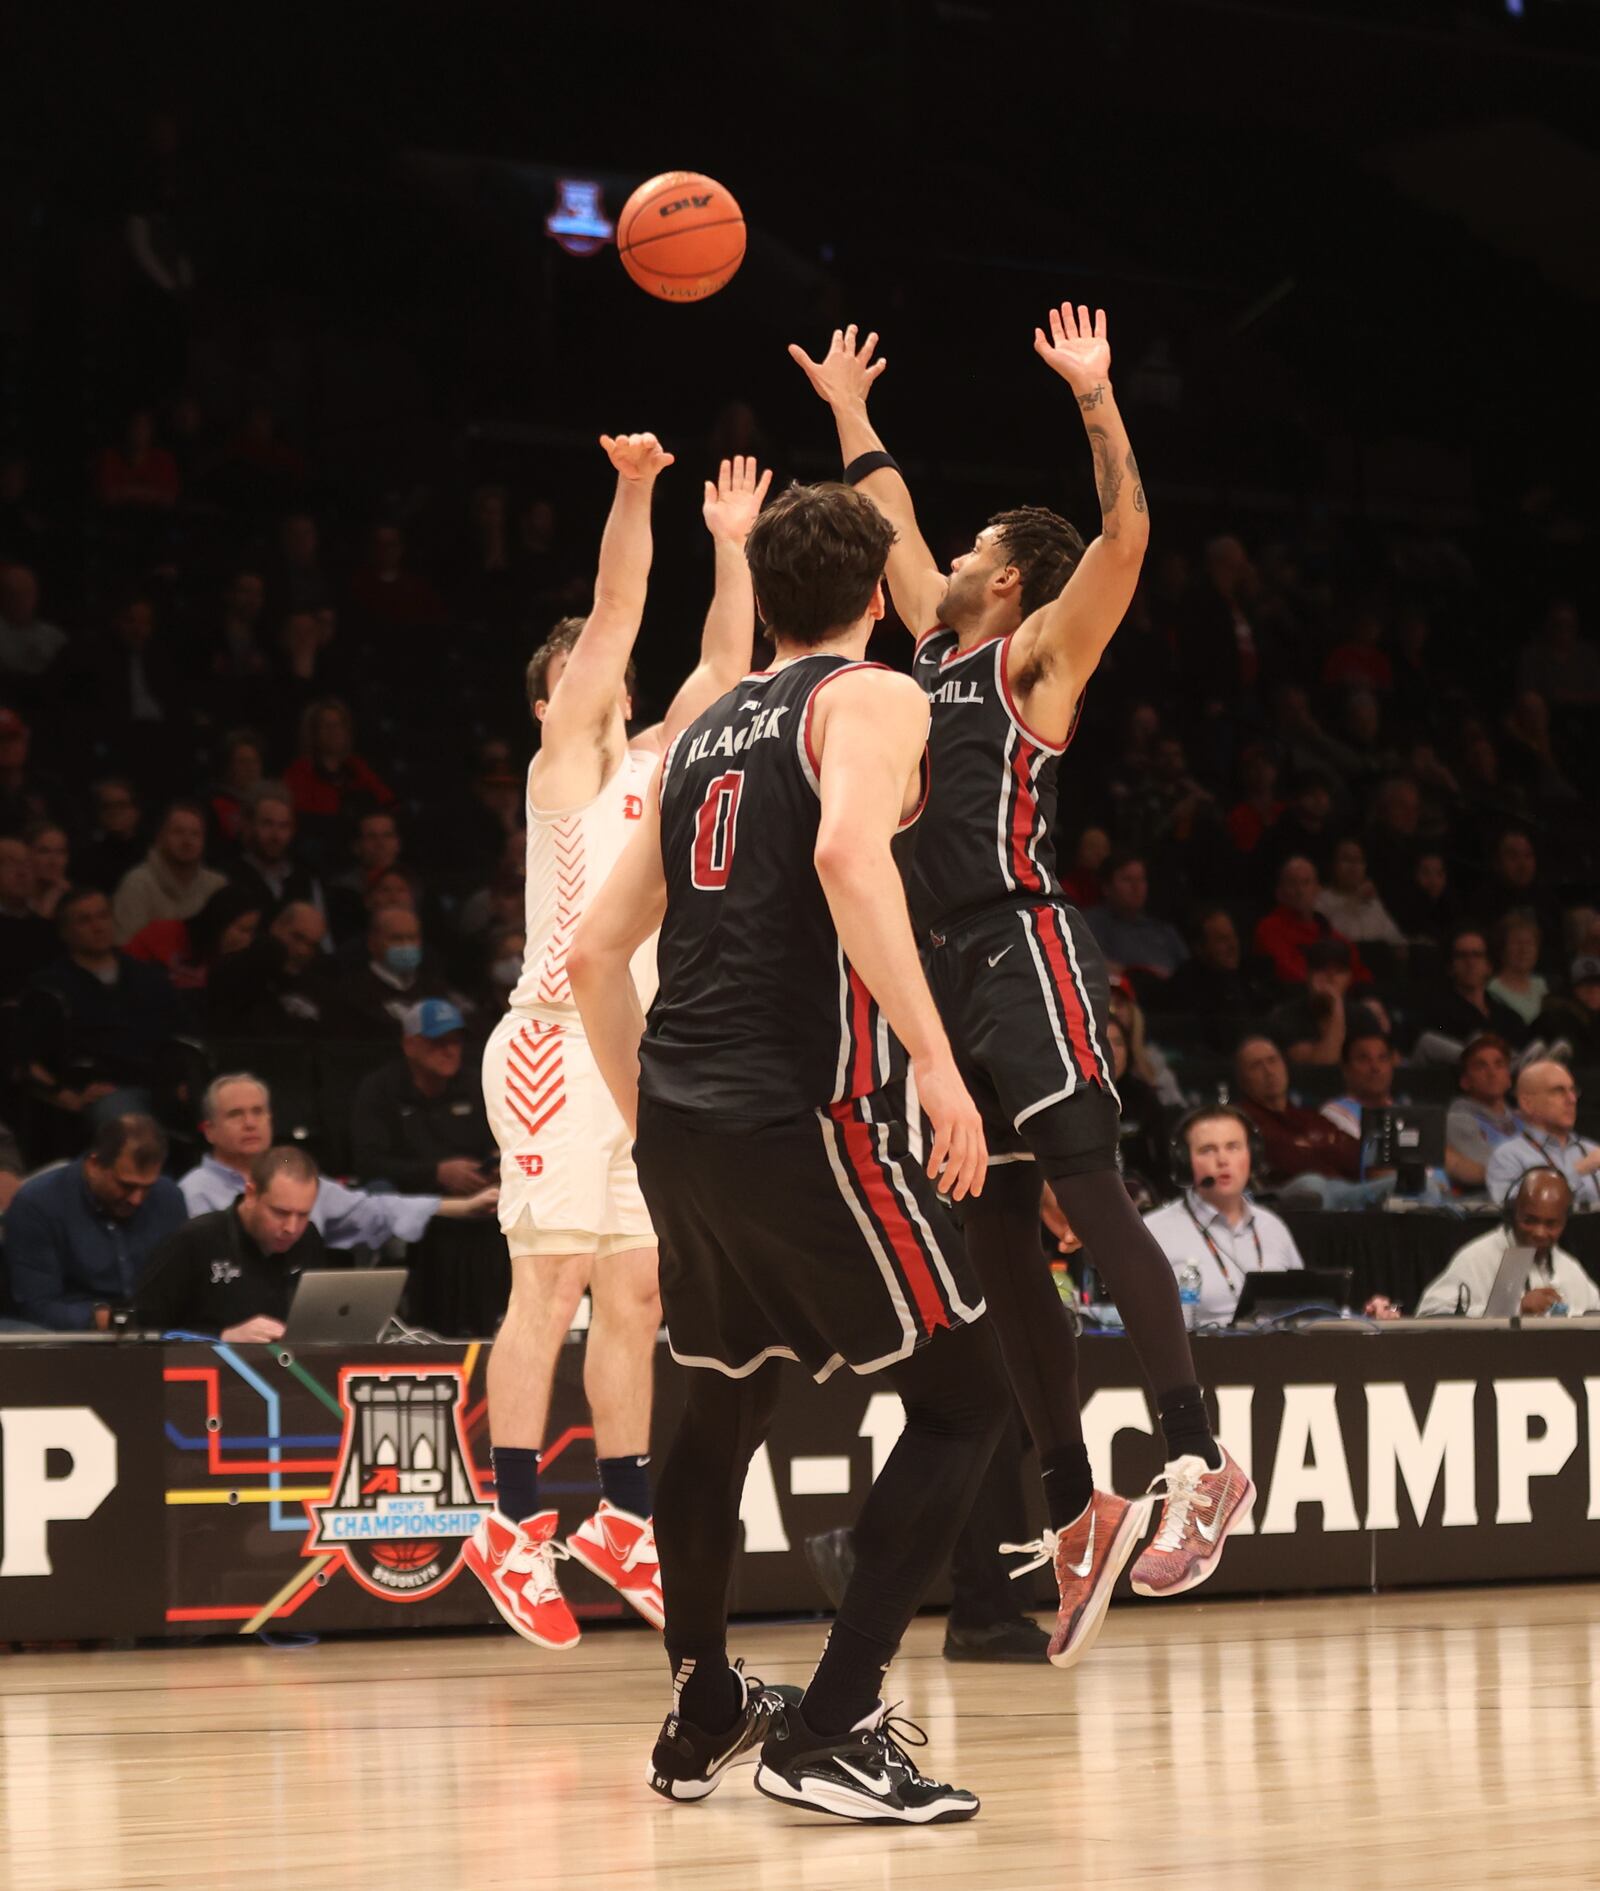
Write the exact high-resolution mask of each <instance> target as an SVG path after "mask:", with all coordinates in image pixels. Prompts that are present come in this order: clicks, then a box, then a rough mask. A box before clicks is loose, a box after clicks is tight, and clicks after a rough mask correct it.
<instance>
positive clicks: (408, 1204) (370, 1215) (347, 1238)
mask: <svg viewBox="0 0 1600 1891" xmlns="http://www.w3.org/2000/svg"><path fill="white" fill-rule="evenodd" d="M200 1108H201V1117H200V1130H201V1133H202V1134H203V1135H204V1137H205V1139H206V1141H207V1142H208V1143H209V1144H210V1145H211V1153H210V1154H209V1155H208V1156H205V1157H203V1158H202V1160H201V1162H200V1164H199V1166H198V1168H193V1169H191V1170H190V1171H189V1173H188V1174H187V1175H186V1176H184V1177H183V1179H182V1181H181V1182H180V1183H179V1184H178V1186H179V1188H181V1189H182V1191H183V1199H184V1201H185V1202H186V1203H187V1204H188V1208H189V1213H190V1214H191V1215H203V1214H209V1213H212V1212H214V1211H215V1210H217V1209H221V1208H226V1207H227V1206H228V1205H229V1204H230V1203H231V1202H232V1201H233V1200H234V1198H235V1197H236V1196H238V1195H241V1194H242V1193H243V1192H244V1188H245V1184H246V1182H247V1181H248V1179H249V1175H250V1165H251V1164H252V1163H253V1162H254V1161H255V1160H256V1158H257V1157H258V1156H260V1155H261V1154H262V1153H263V1152H264V1151H265V1150H267V1149H269V1148H270V1147H271V1146H272V1096H271V1093H270V1092H269V1090H268V1089H267V1086H266V1085H265V1084H264V1083H263V1082H262V1081H261V1080H260V1078H259V1077H253V1076H251V1075H250V1073H249V1072H248V1071H242V1070H241V1071H234V1072H232V1073H230V1074H229V1075H227V1076H223V1077H218V1078H217V1079H216V1081H215V1082H214V1083H212V1084H211V1086H210V1088H209V1089H208V1090H207V1091H206V1093H205V1096H204V1097H203V1098H202V1099H201V1105H200ZM499 1193H500V1191H499V1189H498V1188H496V1187H493V1186H489V1187H484V1188H480V1189H478V1190H477V1191H476V1192H475V1193H474V1194H471V1195H464V1196H452V1197H451V1198H450V1199H448V1200H441V1199H440V1197H439V1195H438V1194H437V1193H436V1192H432V1191H430V1192H429V1193H428V1194H425V1195H394V1194H376V1193H374V1194H367V1193H366V1192H365V1191H363V1190H361V1189H356V1188H346V1187H345V1186H344V1184H343V1183H342V1182H336V1181H334V1179H333V1177H332V1176H328V1175H325V1176H323V1177H322V1179H321V1181H320V1182H319V1183H318V1185H317V1193H316V1200H315V1201H314V1202H313V1203H312V1207H311V1220H312V1225H313V1226H314V1227H315V1228H316V1230H317V1232H318V1233H319V1234H320V1235H321V1236H322V1238H323V1240H324V1241H326V1242H327V1244H328V1246H329V1247H331V1248H353V1247H371V1248H381V1247H382V1246H383V1245H384V1243H385V1242H386V1241H397V1240H398V1241H405V1242H408V1243H409V1242H412V1241H420V1240H421V1239H422V1235H423V1231H424V1230H425V1229H426V1227H427V1225H428V1223H429V1222H430V1221H432V1219H433V1218H434V1216H435V1215H442V1216H444V1218H445V1219H446V1220H447V1221H460V1220H464V1219H466V1218H467V1217H468V1216H479V1215H486V1214H488V1213H489V1211H490V1210H491V1209H492V1208H493V1207H494V1205H495V1202H496V1200H497V1199H498V1197H499Z"/></svg>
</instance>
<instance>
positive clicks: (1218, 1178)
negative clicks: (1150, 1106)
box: [1145, 1104, 1305, 1326]
mask: <svg viewBox="0 0 1600 1891" xmlns="http://www.w3.org/2000/svg"><path fill="white" fill-rule="evenodd" d="M1173 1143H1174V1154H1176V1153H1177V1150H1178V1149H1179V1148H1187V1150H1188V1152H1189V1156H1188V1163H1187V1167H1188V1171H1189V1174H1188V1177H1187V1181H1188V1186H1187V1187H1186V1188H1185V1189H1184V1191H1183V1193H1182V1195H1180V1196H1179V1197H1178V1199H1177V1200H1176V1201H1175V1202H1168V1204H1167V1205H1166V1207H1165V1208H1158V1209H1156V1211H1155V1212H1154V1213H1153V1214H1151V1215H1147V1216H1146V1217H1145V1220H1146V1224H1147V1226H1148V1227H1149V1229H1150V1232H1151V1234H1153V1235H1154V1236H1155V1238H1156V1241H1157V1244H1158V1245H1159V1246H1160V1248H1161V1251H1162V1253H1163V1254H1165V1255H1166V1257H1167V1259H1168V1261H1170V1262H1171V1264H1172V1271H1173V1273H1175V1274H1176V1275H1178V1276H1179V1278H1180V1279H1181V1278H1182V1275H1183V1270H1184V1269H1185V1268H1186V1267H1188V1266H1189V1265H1190V1264H1191V1263H1192V1264H1193V1265H1194V1266H1195V1267H1196V1268H1198V1269H1199V1272H1200V1305H1199V1308H1198V1312H1197V1324H1199V1325H1203V1326H1226V1325H1227V1324H1228V1323H1229V1321H1230V1320H1232V1318H1233V1314H1234V1309H1235V1308H1236V1307H1237V1306H1238V1304H1239V1295H1240V1293H1241V1291H1242V1290H1243V1288H1244V1277H1245V1275H1246V1274H1263V1273H1271V1274H1277V1273H1291V1272H1298V1271H1299V1270H1300V1269H1301V1268H1303V1267H1304V1266H1305V1262H1304V1261H1303V1260H1301V1258H1300V1250H1299V1249H1298V1248H1297V1247H1296V1246H1295V1244H1294V1236H1293V1235H1292V1234H1290V1232H1289V1230H1288V1228H1287V1227H1285V1226H1284V1224H1283V1222H1281V1221H1280V1220H1279V1219H1278V1217H1277V1216H1276V1215H1275V1214H1273V1213H1272V1212H1271V1211H1270V1210H1269V1209H1266V1208H1258V1207H1257V1206H1256V1204H1255V1203H1254V1202H1252V1201H1250V1200H1249V1199H1248V1198H1247V1197H1246V1194H1245V1190H1246V1189H1247V1188H1248V1187H1249V1186H1250V1124H1249V1122H1248V1121H1247V1119H1246V1118H1245V1117H1244V1116H1242V1115H1241V1114H1240V1113H1239V1112H1238V1111H1237V1110H1233V1109H1230V1108H1228V1106H1227V1105H1226V1104H1218V1105H1216V1106H1215V1107H1207V1108H1202V1109H1198V1110H1196V1111H1194V1113H1193V1114H1192V1115H1190V1116H1186V1117H1185V1118H1184V1119H1183V1121H1182V1122H1181V1123H1180V1124H1179V1125H1178V1128H1177V1132H1176V1134H1175V1135H1174V1138H1173ZM1174 1166H1175V1168H1176V1169H1177V1170H1178V1171H1179V1172H1180V1176H1179V1179H1180V1180H1181V1179H1185V1178H1183V1177H1182V1175H1181V1171H1182V1169H1183V1168H1184V1166H1185V1165H1184V1164H1183V1163H1182V1162H1177V1163H1175V1165H1174Z"/></svg>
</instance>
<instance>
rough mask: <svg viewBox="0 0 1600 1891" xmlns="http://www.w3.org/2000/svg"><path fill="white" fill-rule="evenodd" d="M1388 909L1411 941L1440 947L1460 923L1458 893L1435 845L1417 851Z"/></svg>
mask: <svg viewBox="0 0 1600 1891" xmlns="http://www.w3.org/2000/svg"><path fill="white" fill-rule="evenodd" d="M1392 910H1393V913H1394V917H1395V920H1396V922H1397V923H1398V924H1399V926H1400V929H1401V931H1402V932H1403V933H1404V934H1405V936H1406V939H1407V940H1408V941H1409V942H1411V943H1413V944H1423V945H1433V946H1438V947H1440V948H1441V949H1442V948H1443V947H1444V945H1445V943H1446V942H1447V940H1448V939H1449V938H1450V935H1451V934H1452V933H1453V932H1454V931H1455V929H1456V928H1457V926H1459V925H1460V923H1461V917H1462V907H1461V896H1460V895H1459V894H1458V893H1457V892H1456V889H1455V887H1454V886H1453V885H1452V883H1451V880H1450V870H1449V868H1448V867H1447V866H1446V864H1445V857H1444V855H1443V854H1442V853H1440V852H1439V851H1438V849H1437V848H1432V847H1430V848H1425V849H1424V850H1423V852H1421V853H1420V854H1418V855H1417V858H1416V863H1415V865H1414V866H1413V868H1412V870H1411V880H1410V883H1409V884H1408V885H1406V886H1404V887H1402V888H1401V889H1400V891H1399V897H1398V898H1397V899H1396V901H1395V904H1394V907H1393V909H1392Z"/></svg>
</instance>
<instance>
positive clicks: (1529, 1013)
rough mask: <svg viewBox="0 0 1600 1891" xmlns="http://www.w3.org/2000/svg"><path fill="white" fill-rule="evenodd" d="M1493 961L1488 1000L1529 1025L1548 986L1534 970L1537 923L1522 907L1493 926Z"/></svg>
mask: <svg viewBox="0 0 1600 1891" xmlns="http://www.w3.org/2000/svg"><path fill="white" fill-rule="evenodd" d="M1492 936H1493V940H1494V960H1495V965H1496V966H1497V967H1498V970H1497V971H1496V973H1495V976H1494V977H1493V978H1491V979H1490V980H1489V996H1490V997H1491V998H1498V999H1499V1000H1500V1002H1501V1004H1503V1005H1505V1006H1506V1007H1507V1008H1508V1009H1509V1010H1512V1011H1514V1012H1516V1014H1517V1016H1518V1017H1519V1018H1520V1019H1521V1020H1522V1022H1523V1023H1524V1024H1525V1025H1531V1024H1532V1023H1533V1021H1534V1019H1535V1018H1537V1017H1538V1015H1539V1013H1540V1012H1541V1011H1543V1009H1544V1002H1545V999H1546V998H1548V997H1549V995H1550V982H1549V980H1548V979H1545V978H1542V977H1541V976H1540V975H1539V973H1538V972H1537V971H1536V970H1535V969H1534V968H1535V967H1536V966H1537V965H1538V963H1539V949H1540V943H1541V942H1540V935H1539V921H1538V919H1537V918H1536V917H1535V915H1534V914H1533V913H1531V912H1530V911H1529V910H1528V908H1527V907H1525V906H1514V907H1512V909H1511V911H1510V912H1508V913H1505V914H1502V916H1501V917H1500V918H1499V919H1498V920H1497V921H1496V922H1495V927H1494V933H1493V935H1492Z"/></svg>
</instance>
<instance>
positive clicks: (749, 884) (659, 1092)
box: [639, 653, 911, 1121]
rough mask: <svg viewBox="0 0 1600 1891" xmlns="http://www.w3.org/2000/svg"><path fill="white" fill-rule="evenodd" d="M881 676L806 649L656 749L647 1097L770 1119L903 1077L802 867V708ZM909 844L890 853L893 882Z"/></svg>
mask: <svg viewBox="0 0 1600 1891" xmlns="http://www.w3.org/2000/svg"><path fill="white" fill-rule="evenodd" d="M882 667H883V666H882V665H881V664H864V663H852V662H850V661H849V660H848V659H847V658H844V657H840V656H832V655H826V654H820V653H819V654H818V655H816V656H808V657H801V658H798V659H797V660H796V661H794V662H792V663H788V664H785V665H784V666H783V667H782V668H781V669H778V670H768V671H763V672H760V673H758V674H756V675H754V676H748V677H746V678H745V680H744V681H743V682H742V683H740V684H739V685H738V687H737V688H736V689H734V690H731V691H730V692H729V693H728V694H727V695H726V696H724V697H723V698H722V699H721V700H720V701H719V702H716V703H713V704H712V706H711V707H710V708H709V709H708V710H707V711H706V712H705V714H704V715H703V716H701V717H700V719H699V720H698V721H697V722H695V723H693V724H692V725H691V726H690V727H689V728H687V729H686V730H684V732H683V734H682V735H680V736H679V737H678V739H677V740H676V741H675V742H674V743H673V745H672V747H671V748H670V749H669V750H668V751H667V756H666V759H665V761H664V762H663V763H662V765H661V854H662V865H663V867H664V868H665V871H666V881H667V912H666V917H665V919H664V920H663V921H662V923H661V937H660V941H659V944H658V946H657V949H656V963H657V968H658V970H659V973H660V980H661V985H660V990H659V992H658V993H657V995H656V1000H655V1003H654V1004H653V1005H652V1006H651V1008H650V1019H649V1023H648V1025H647V1026H646V1029H645V1034H644V1041H643V1043H642V1044H641V1046H640V1050H639V1086H640V1089H641V1090H642V1091H643V1092H644V1094H645V1095H647V1096H650V1097H653V1098H655V1099H656V1100H657V1101H658V1102H662V1103H670V1104H674V1105H676V1106H678V1107H679V1108H681V1109H689V1110H703V1111H712V1112H716V1113H718V1114H722V1115H729V1114H732V1115H738V1116H743V1117H746V1118H749V1119H753V1120H761V1121H777V1120H780V1119H782V1118H785V1117H790V1116H796V1115H799V1114H800V1113H801V1112H802V1111H807V1110H814V1109H820V1108H825V1107H826V1106H827V1105H828V1104H830V1103H841V1102H844V1101H847V1100H848V1099H850V1098H853V1097H860V1096H866V1095H868V1094H870V1093H871V1092H872V1091H874V1090H877V1089H880V1088H881V1087H882V1086H883V1085H884V1084H885V1083H887V1082H889V1081H890V1080H891V1079H892V1078H895V1077H898V1076H903V1075H904V1072H905V1053H904V1051H903V1050H902V1049H901V1047H900V1045H899V1044H898V1042H897V1041H896V1040H895V1039H894V1038H893V1037H891V1035H890V1032H889V1027H888V1024H887V1022H886V1020H885V1019H884V1017H883V1016H882V1014H881V1013H880V1011H879V1010H878V1007H877V1005H876V1004H874V1003H873V1001H872V999H871V997H870V995H869V994H868V992H867V988H866V986H865V985H864V984H862V982H861V980H860V978H859V977H858V976H857V975H856V973H855V971H854V969H853V968H852V967H851V965H850V964H849V962H848V961H847V960H846V958H845V956H844V953H843V951H842V949H841V947H840V944H839V935H838V933H837V932H836V931H835V929H834V924H833V916H832V914H831V913H830V912H829V910H828V902H827V899H826V897H825V896H824V894H823V891H822V883H821V881H820V880H819V879H818V878H817V870H816V867H815V865H814V864H813V855H814V853H815V851H816V843H817V830H818V827H819V825H820V822H821V815H822V798H821V783H820V780H819V776H818V758H817V756H816V754H815V752H814V750H813V749H812V746H811V741H810V730H811V709H812V704H813V702H814V700H815V698H816V694H817V692H818V690H820V689H822V688H823V687H824V686H825V685H826V684H828V683H830V682H832V681H833V679H834V678H835V677H837V676H842V675H844V674H845V673H846V672H848V671H852V670H860V669H880V668H882ZM908 827H909V823H908ZM910 839H911V836H910V833H909V832H908V831H906V830H902V835H901V837H900V838H898V839H897V840H896V842H895V857H896V860H897V863H898V864H899V865H900V869H901V873H902V875H903V874H904V873H905V872H906V870H907V867H908V864H909V854H910Z"/></svg>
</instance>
